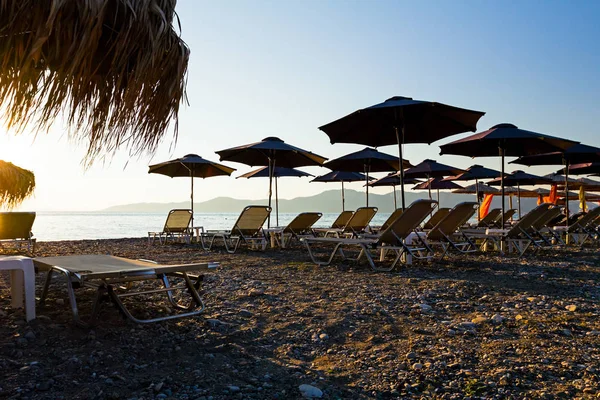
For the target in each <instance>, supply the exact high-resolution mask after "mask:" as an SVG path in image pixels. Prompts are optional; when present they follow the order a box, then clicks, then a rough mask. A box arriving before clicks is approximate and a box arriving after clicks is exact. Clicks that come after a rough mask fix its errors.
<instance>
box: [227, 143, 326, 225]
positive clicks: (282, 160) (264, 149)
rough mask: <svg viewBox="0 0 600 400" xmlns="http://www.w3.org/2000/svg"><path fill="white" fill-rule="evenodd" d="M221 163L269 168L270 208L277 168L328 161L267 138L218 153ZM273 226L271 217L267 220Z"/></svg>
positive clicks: (320, 163)
mask: <svg viewBox="0 0 600 400" xmlns="http://www.w3.org/2000/svg"><path fill="white" fill-rule="evenodd" d="M217 154H218V155H219V157H220V159H221V161H234V162H238V163H241V164H246V165H250V166H267V167H269V171H270V172H269V207H271V198H272V195H273V172H274V168H275V167H285V168H296V167H306V166H310V165H322V164H323V163H324V162H325V161H326V160H327V159H326V158H325V157H321V156H320V155H318V154H315V153H312V152H310V151H307V150H303V149H301V148H299V147H295V146H292V145H290V144H287V143H285V142H284V141H283V140H281V139H279V138H277V137H273V136H270V137H267V138H264V139H263V140H261V141H260V142H256V143H250V144H247V145H243V146H238V147H232V148H230V149H225V150H220V151H217ZM267 221H268V222H267V226H268V227H270V226H271V216H270V215H269V218H268V219H267Z"/></svg>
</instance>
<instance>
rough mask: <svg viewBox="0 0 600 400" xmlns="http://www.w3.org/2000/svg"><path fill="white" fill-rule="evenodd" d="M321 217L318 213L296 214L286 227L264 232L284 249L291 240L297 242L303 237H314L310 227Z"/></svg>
mask: <svg viewBox="0 0 600 400" xmlns="http://www.w3.org/2000/svg"><path fill="white" fill-rule="evenodd" d="M322 216H323V214H321V213H319V212H305V213H301V214H298V215H297V216H296V218H294V219H293V220H292V221H291V222H290V223H289V224H287V226H285V227H280V228H270V229H266V230H265V231H266V232H267V233H269V234H270V235H272V237H273V238H275V240H276V241H277V243H278V244H279V246H280V247H281V248H282V249H284V248H286V247H287V246H289V244H290V242H291V241H292V240H293V239H296V240H299V239H300V238H301V237H304V236H315V234H314V232H313V230H312V226H313V225H314V224H315V223H316V222H317V221H318V220H319V219H320V218H321V217H322Z"/></svg>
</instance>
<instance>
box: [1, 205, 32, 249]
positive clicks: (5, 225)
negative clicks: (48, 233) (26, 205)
mask: <svg viewBox="0 0 600 400" xmlns="http://www.w3.org/2000/svg"><path fill="white" fill-rule="evenodd" d="M34 221H35V213H34V212H0V244H4V243H7V242H9V243H13V244H16V245H18V246H19V248H21V247H22V246H23V244H26V245H27V253H29V254H31V255H33V254H34V252H35V238H34V237H33V232H31V228H32V227H33V222H34Z"/></svg>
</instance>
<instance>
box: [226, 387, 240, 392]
mask: <svg viewBox="0 0 600 400" xmlns="http://www.w3.org/2000/svg"><path fill="white" fill-rule="evenodd" d="M227 390H229V391H230V392H231V393H237V392H239V391H240V388H239V386H234V385H229V386H227Z"/></svg>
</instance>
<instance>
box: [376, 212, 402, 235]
mask: <svg viewBox="0 0 600 400" xmlns="http://www.w3.org/2000/svg"><path fill="white" fill-rule="evenodd" d="M403 211H404V210H402V209H401V208H397V209H395V210H394V212H392V213H391V214H390V216H389V217H388V219H386V220H385V222H384V223H383V225H381V226H370V227H369V231H370V233H378V232H381V231H385V230H386V229H387V228H388V226H390V225H391V224H392V222H394V221H395V220H396V219H398V217H399V216H400V214H402V212H403Z"/></svg>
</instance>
